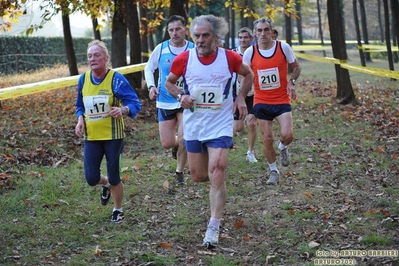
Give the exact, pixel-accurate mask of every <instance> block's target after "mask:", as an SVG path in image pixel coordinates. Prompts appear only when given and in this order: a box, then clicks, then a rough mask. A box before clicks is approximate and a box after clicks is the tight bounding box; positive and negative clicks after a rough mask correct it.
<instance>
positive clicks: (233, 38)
mask: <svg viewBox="0 0 399 266" xmlns="http://www.w3.org/2000/svg"><path fill="white" fill-rule="evenodd" d="M230 10H231V34H230V35H231V41H232V44H231V47H232V48H235V46H236V36H237V31H236V15H235V11H234V10H233V9H232V8H231V7H230ZM249 28H250V29H251V28H252V27H249Z"/></svg>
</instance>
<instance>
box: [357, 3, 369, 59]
mask: <svg viewBox="0 0 399 266" xmlns="http://www.w3.org/2000/svg"><path fill="white" fill-rule="evenodd" d="M359 7H360V18H361V21H362V31H363V39H364V44H369V35H368V32H367V17H366V8H365V7H364V0H359ZM365 56H366V61H367V62H371V56H370V53H368V52H366V53H365Z"/></svg>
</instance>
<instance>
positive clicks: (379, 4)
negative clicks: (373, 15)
mask: <svg viewBox="0 0 399 266" xmlns="http://www.w3.org/2000/svg"><path fill="white" fill-rule="evenodd" d="M377 6H378V25H379V26H380V36H381V42H384V41H385V38H384V28H383V27H382V25H383V23H382V17H381V0H378V4H377Z"/></svg>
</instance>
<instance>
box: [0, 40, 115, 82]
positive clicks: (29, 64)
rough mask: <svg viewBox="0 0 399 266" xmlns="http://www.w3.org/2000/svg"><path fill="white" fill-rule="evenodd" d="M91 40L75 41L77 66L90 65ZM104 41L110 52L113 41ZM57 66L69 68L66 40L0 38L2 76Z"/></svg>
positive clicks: (0, 73)
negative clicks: (88, 46)
mask: <svg viewBox="0 0 399 266" xmlns="http://www.w3.org/2000/svg"><path fill="white" fill-rule="evenodd" d="M91 40H92V38H89V37H80V38H74V39H73V48H74V51H75V55H76V61H77V63H78V64H84V63H87V56H86V51H87V44H88V43H89V42H90V41H91ZM103 41H104V42H105V43H106V45H107V47H108V49H110V48H111V38H108V39H103ZM56 64H68V61H67V57H66V52H65V45H64V38H63V37H26V36H2V37H0V75H8V74H17V73H19V72H26V71H31V70H36V69H40V68H43V67H51V66H53V65H56Z"/></svg>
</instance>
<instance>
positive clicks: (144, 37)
mask: <svg viewBox="0 0 399 266" xmlns="http://www.w3.org/2000/svg"><path fill="white" fill-rule="evenodd" d="M139 8H140V22H141V32H142V34H141V52H142V53H143V54H142V57H141V58H142V59H141V60H142V62H147V61H148V59H149V56H148V53H149V49H148V26H147V25H148V23H147V8H146V7H143V4H142V3H139ZM141 18H144V19H141Z"/></svg>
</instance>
